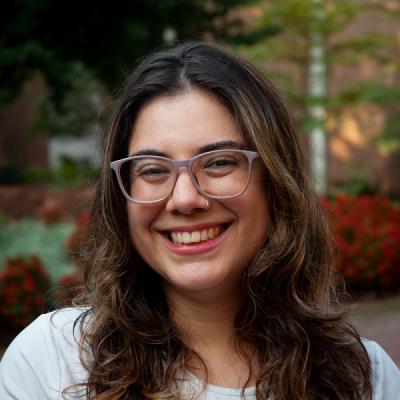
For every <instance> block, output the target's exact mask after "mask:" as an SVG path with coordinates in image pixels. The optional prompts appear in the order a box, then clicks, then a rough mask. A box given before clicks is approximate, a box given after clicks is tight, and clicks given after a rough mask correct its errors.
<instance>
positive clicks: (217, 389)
mask: <svg viewBox="0 0 400 400" xmlns="http://www.w3.org/2000/svg"><path fill="white" fill-rule="evenodd" d="M187 373H188V375H189V376H190V378H191V380H192V381H193V383H197V385H199V386H201V387H203V388H204V387H205V390H206V391H209V392H214V393H218V394H223V395H225V396H241V395H242V389H233V388H226V387H222V386H215V385H212V384H211V383H208V384H207V385H206V383H205V382H204V381H203V380H201V379H200V378H198V377H197V376H196V375H194V374H193V373H191V372H189V371H187ZM255 393H256V386H251V387H248V388H246V389H244V396H254V395H255Z"/></svg>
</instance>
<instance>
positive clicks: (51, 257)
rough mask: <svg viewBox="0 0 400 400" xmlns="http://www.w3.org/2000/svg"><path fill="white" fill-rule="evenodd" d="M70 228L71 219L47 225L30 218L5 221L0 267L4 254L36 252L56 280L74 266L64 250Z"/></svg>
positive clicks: (0, 250) (0, 240) (71, 227)
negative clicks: (67, 221) (68, 221)
mask: <svg viewBox="0 0 400 400" xmlns="http://www.w3.org/2000/svg"><path fill="white" fill-rule="evenodd" d="M73 229H74V226H73V224H70V223H64V224H52V225H46V224H45V222H44V221H34V220H31V219H23V220H21V221H18V222H8V223H5V224H4V225H2V226H1V229H0V270H1V269H2V268H4V264H3V262H2V261H3V260H4V259H5V258H6V257H14V256H15V255H16V254H19V255H21V256H22V257H25V258H26V257H29V255H30V254H32V253H35V254H37V255H38V256H39V257H40V259H41V260H43V263H44V265H45V266H46V269H47V271H48V273H49V276H50V279H51V281H52V282H57V281H58V279H59V278H60V277H61V276H62V275H63V274H65V273H67V272H70V271H71V270H72V268H73V265H72V263H71V261H70V259H69V257H67V256H66V255H65V253H64V250H63V244H64V242H65V241H66V240H67V238H68V237H69V235H70V234H71V232H72V231H73Z"/></svg>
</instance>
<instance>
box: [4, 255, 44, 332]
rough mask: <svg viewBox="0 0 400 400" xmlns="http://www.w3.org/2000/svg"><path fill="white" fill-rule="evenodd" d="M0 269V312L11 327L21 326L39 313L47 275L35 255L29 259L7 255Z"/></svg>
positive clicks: (42, 302) (24, 325) (42, 310)
mask: <svg viewBox="0 0 400 400" xmlns="http://www.w3.org/2000/svg"><path fill="white" fill-rule="evenodd" d="M5 263H6V268H5V269H3V271H1V273H0V314H1V315H2V317H3V318H2V319H3V320H4V322H5V323H6V324H7V325H9V326H12V327H14V328H24V327H26V326H28V325H29V324H30V323H31V322H32V321H33V320H34V319H35V318H37V317H38V316H39V315H40V314H42V313H43V312H44V311H45V310H44V304H45V296H46V293H47V291H48V290H49V288H50V279H49V276H48V275H47V272H46V270H45V268H44V267H43V264H42V262H41V261H40V260H39V258H38V257H37V256H36V255H31V257H30V259H29V261H25V260H23V259H22V257H20V256H16V257H14V258H6V260H5Z"/></svg>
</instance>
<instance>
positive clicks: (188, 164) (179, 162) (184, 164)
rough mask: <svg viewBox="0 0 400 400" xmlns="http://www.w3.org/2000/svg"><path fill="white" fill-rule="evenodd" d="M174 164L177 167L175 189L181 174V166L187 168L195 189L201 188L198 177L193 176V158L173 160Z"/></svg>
mask: <svg viewBox="0 0 400 400" xmlns="http://www.w3.org/2000/svg"><path fill="white" fill-rule="evenodd" d="M172 164H173V166H174V168H175V185H174V189H175V186H176V184H177V181H178V178H179V175H180V173H179V171H180V169H181V168H183V169H186V170H187V173H188V175H189V178H190V180H191V181H192V184H193V186H194V187H195V189H196V190H197V191H199V189H198V187H197V186H198V183H197V182H195V179H196V178H195V177H194V176H193V174H192V171H191V168H192V164H193V159H189V160H173V161H172Z"/></svg>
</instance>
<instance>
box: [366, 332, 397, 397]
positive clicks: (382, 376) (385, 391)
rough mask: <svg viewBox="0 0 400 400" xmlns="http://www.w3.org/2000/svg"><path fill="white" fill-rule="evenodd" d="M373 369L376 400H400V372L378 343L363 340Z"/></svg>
mask: <svg viewBox="0 0 400 400" xmlns="http://www.w3.org/2000/svg"><path fill="white" fill-rule="evenodd" d="M363 344H364V346H365V348H366V350H367V352H368V355H369V358H370V360H371V366H372V369H373V377H372V384H373V387H374V397H373V399H374V400H400V370H399V369H398V368H397V366H396V364H395V363H394V362H393V361H392V359H391V358H390V357H389V356H388V355H387V353H386V352H385V350H383V349H382V347H381V346H379V345H378V344H377V343H375V342H372V341H369V340H366V339H363Z"/></svg>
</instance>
